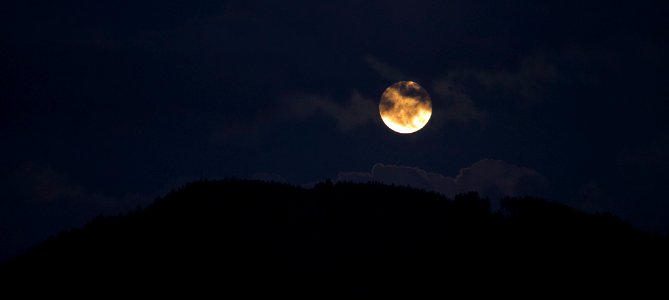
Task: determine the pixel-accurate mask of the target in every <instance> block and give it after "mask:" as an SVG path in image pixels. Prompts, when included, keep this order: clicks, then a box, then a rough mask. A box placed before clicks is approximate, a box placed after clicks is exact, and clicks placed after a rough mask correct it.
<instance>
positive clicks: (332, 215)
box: [2, 179, 669, 295]
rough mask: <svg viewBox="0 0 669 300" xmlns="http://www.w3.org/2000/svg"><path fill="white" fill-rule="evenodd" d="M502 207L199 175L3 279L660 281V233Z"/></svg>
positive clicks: (22, 261)
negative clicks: (210, 178)
mask: <svg viewBox="0 0 669 300" xmlns="http://www.w3.org/2000/svg"><path fill="white" fill-rule="evenodd" d="M500 206H501V208H500V210H499V211H491V206H490V201H489V200H488V199H482V198H481V197H480V196H479V195H478V194H477V193H474V192H471V193H465V194H461V195H458V196H456V197H455V198H454V199H453V200H450V199H447V198H445V197H443V196H441V195H438V194H435V193H431V192H426V191H422V190H418V189H413V188H408V187H397V186H387V185H383V184H378V183H369V184H354V183H341V182H340V183H332V182H331V181H327V182H324V183H321V184H317V185H316V186H315V187H314V188H313V189H303V188H299V187H295V186H290V185H285V184H278V183H266V182H258V181H248V180H232V179H230V180H222V181H198V182H193V183H190V184H188V185H186V186H184V187H183V188H180V189H178V190H174V191H172V192H170V193H169V194H167V195H165V196H164V197H162V198H159V199H156V201H155V202H154V203H153V204H151V205H149V206H148V207H146V208H138V209H136V210H134V211H131V212H128V213H126V214H124V215H119V216H115V217H105V216H100V217H97V218H95V219H93V220H91V221H90V222H89V223H88V224H87V225H86V226H85V227H83V228H81V229H77V230H72V231H68V232H63V233H61V234H59V235H58V236H56V237H53V238H50V239H48V240H46V241H44V242H42V243H40V244H38V245H36V246H35V247H33V248H31V249H30V250H29V251H27V252H26V253H24V254H22V255H19V256H17V257H15V258H13V259H12V260H10V261H9V262H8V263H7V264H5V265H4V266H2V274H3V275H5V278H7V279H6V280H8V281H6V282H8V283H9V282H20V283H25V282H32V283H40V282H50V283H54V282H55V283H58V284H61V285H65V286H66V285H68V284H70V285H72V284H73V282H74V281H76V280H84V281H86V280H89V281H90V280H91V279H92V278H96V282H97V283H98V284H99V283H101V282H122V283H124V284H123V285H121V286H116V288H118V289H124V288H127V287H129V286H133V285H130V283H137V282H143V281H145V280H147V278H150V279H151V280H156V281H158V282H162V283H165V284H167V285H168V286H172V287H186V286H187V287H193V286H198V287H200V288H202V289H203V290H206V291H211V292H217V293H219V294H221V293H222V294H227V293H233V292H234V293H238V292H243V293H247V294H249V293H250V294H256V295H273V294H275V293H278V292H286V291H292V292H299V293H307V294H309V293H318V294H311V295H336V294H338V295H367V294H378V293H388V294H391V295H397V294H396V293H399V292H401V291H405V292H407V291H408V292H411V293H412V294H414V295H415V293H416V292H417V291H421V292H426V293H427V292H430V293H432V292H436V293H440V294H448V293H451V292H453V291H457V290H460V291H462V290H468V289H469V287H478V288H474V290H469V291H470V292H475V291H479V289H482V290H486V289H488V288H490V289H492V288H494V289H509V288H514V287H517V286H519V285H522V286H526V285H529V284H538V286H542V285H546V286H548V287H549V288H552V289H567V288H569V287H573V286H574V285H571V283H570V282H572V283H573V282H581V281H589V282H591V283H592V285H591V287H594V286H597V285H596V284H594V283H595V282H608V283H613V282H628V283H629V282H630V281H631V280H638V279H640V278H645V277H644V276H645V275H648V274H653V273H652V272H661V273H658V274H660V275H655V277H653V278H654V279H660V278H665V277H666V271H665V270H666V267H667V266H669V264H667V255H666V253H669V252H667V250H669V247H667V246H668V243H667V239H666V238H665V237H662V236H658V235H654V234H649V233H645V232H641V231H638V230H636V229H634V228H633V227H632V226H630V225H629V224H627V223H625V222H622V221H621V220H620V219H618V218H616V217H614V216H612V215H609V214H588V213H584V212H581V211H578V210H576V209H573V208H570V207H567V206H564V205H561V204H558V203H554V202H547V201H544V200H542V199H538V198H532V197H515V198H505V199H503V200H501V203H500ZM662 272H664V273H662ZM64 273H67V274H74V275H72V277H64V276H63V274H64ZM119 274H120V275H119ZM662 274H664V275H662ZM662 276H664V277H662ZM648 277H649V278H650V277H652V276H648ZM565 278H566V279H565ZM645 282H646V283H647V284H648V285H649V286H655V287H661V286H662V285H661V284H659V283H658V284H657V285H654V284H653V281H652V280H648V281H645ZM135 286H136V285H135ZM162 288H163V289H165V288H166V287H164V286H163V287H162ZM168 290H169V289H168Z"/></svg>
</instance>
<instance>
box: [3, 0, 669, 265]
mask: <svg viewBox="0 0 669 300" xmlns="http://www.w3.org/2000/svg"><path fill="white" fill-rule="evenodd" d="M1 6H2V9H0V25H1V26H0V44H2V47H0V70H1V71H2V72H0V145H2V147H0V190H2V191H3V192H2V193H0V195H1V196H0V260H3V259H6V258H7V257H8V256H9V255H10V254H12V253H17V252H18V251H20V249H25V248H27V247H29V246H30V245H33V244H35V243H37V242H38V241H40V240H43V239H45V238H46V237H48V236H50V235H53V234H56V233H58V232H60V231H62V230H64V229H67V228H75V227H80V226H82V225H83V224H85V223H86V222H87V221H88V220H89V219H91V218H93V217H94V216H96V215H99V214H106V215H115V214H117V213H119V212H123V211H128V210H131V209H134V208H135V207H137V206H138V205H147V204H148V203H150V202H151V201H153V199H155V198H157V197H159V196H161V195H164V194H165V193H166V192H167V191H169V190H171V189H173V188H176V187H178V186H181V185H182V184H184V183H186V182H191V181H194V180H197V179H201V178H211V179H216V178H228V177H232V178H255V179H272V180H277V181H282V182H287V183H290V184H294V185H310V184H313V183H315V182H319V181H323V180H325V179H328V178H329V179H331V180H333V181H337V180H348V181H357V182H361V181H362V182H364V181H367V180H375V181H380V182H384V183H395V184H401V185H409V186H413V187H418V188H421V189H426V190H430V191H434V192H437V193H440V194H443V195H446V196H449V197H452V196H453V195H455V194H457V193H460V192H466V191H471V190H473V191H477V192H478V193H479V194H481V195H482V196H484V197H490V198H491V199H499V198H502V197H504V196H522V195H532V196H538V197H542V198H545V199H548V200H551V201H558V202H560V203H562V204H565V205H569V206H572V207H575V208H577V209H579V210H583V211H587V212H610V213H612V214H615V215H617V216H620V217H621V218H622V219H623V220H625V221H629V222H630V223H631V224H633V225H634V226H636V227H638V228H642V229H644V230H649V231H657V232H662V233H667V232H669V198H668V196H667V195H669V191H667V186H669V122H668V121H667V117H666V116H667V115H669V101H667V99H669V82H668V81H667V80H668V78H669V55H668V53H669V38H668V37H669V19H668V18H667V16H668V15H669V3H667V2H666V1H661V0H643V1H636V2H634V3H629V2H623V1H613V2H611V1H597V0H585V1H583V0H581V1H541V2H540V3H538V2H536V1H524V0H523V1H515V2H511V3H508V2H504V3H502V2H499V3H498V2H491V1H479V0H475V1H448V2H444V1H436V0H418V1H414V2H412V3H411V4H410V5H407V3H406V2H403V1H353V0H347V1H335V2H328V3H321V2H316V3H313V1H283V2H281V3H275V2H273V1H263V0H257V1H256V0H250V1H236V0H231V1H214V0H207V1H198V2H197V3H192V1H182V0H166V1H156V0H146V1H126V0H121V1H108V0H101V1H94V2H91V1H82V0H70V1H58V2H54V1H45V0H26V1H16V0H10V1H6V3H5V4H3V5H1ZM399 81H414V82H416V83H418V84H419V85H420V86H421V87H422V88H424V89H425V91H426V92H427V93H428V94H429V97H430V98H431V102H432V103H431V105H432V115H431V118H430V120H429V122H428V123H427V125H426V126H425V127H424V128H422V129H421V130H419V131H417V132H415V133H412V134H406V135H402V134H398V133H395V132H393V131H391V130H389V129H388V128H387V127H386V126H385V125H384V123H383V122H382V120H381V118H380V115H379V102H380V99H381V95H382V93H383V92H384V90H385V89H386V88H388V87H389V86H391V85H392V84H394V83H396V82H399Z"/></svg>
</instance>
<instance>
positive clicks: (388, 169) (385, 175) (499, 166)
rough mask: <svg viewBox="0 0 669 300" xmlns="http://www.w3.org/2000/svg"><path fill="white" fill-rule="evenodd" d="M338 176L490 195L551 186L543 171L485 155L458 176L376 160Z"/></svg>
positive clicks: (535, 191) (443, 191) (532, 192)
mask: <svg viewBox="0 0 669 300" xmlns="http://www.w3.org/2000/svg"><path fill="white" fill-rule="evenodd" d="M337 180H339V181H352V182H369V181H376V182H383V183H386V184H396V185H404V186H411V187H415V188H420V189H424V190H428V191H434V192H437V193H440V194H443V195H445V196H448V197H453V196H454V195H456V194H459V193H463V192H468V191H477V192H479V193H480V194H482V195H484V196H487V197H500V196H516V195H541V194H542V193H545V192H546V189H547V188H548V181H547V180H546V178H545V177H544V176H543V175H541V174H540V173H539V172H537V171H535V170H533V169H531V168H527V167H520V166H516V165H513V164H510V163H507V162H505V161H502V160H495V159H482V160H480V161H478V162H476V163H474V164H472V165H471V166H469V167H466V168H462V169H461V170H460V172H459V174H458V175H457V176H455V177H449V176H445V175H442V174H439V173H431V172H428V171H425V170H423V169H420V168H416V167H406V166H394V165H384V164H376V165H374V166H373V167H372V170H371V172H341V173H339V174H338V175H337Z"/></svg>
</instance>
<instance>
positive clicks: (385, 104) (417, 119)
mask: <svg viewBox="0 0 669 300" xmlns="http://www.w3.org/2000/svg"><path fill="white" fill-rule="evenodd" d="M379 113H380V114H381V119H382V120H383V123H385V124H386V126H388V128H390V129H392V130H393V131H396V132H399V133H413V132H416V131H418V130H420V129H421V128H423V127H425V124H427V122H428V121H429V120H430V116H432V100H430V95H428V93H427V91H425V89H423V88H422V87H421V86H420V85H418V83H415V82H413V81H400V82H397V83H395V84H393V85H391V86H390V87H388V88H387V89H386V90H385V91H384V92H383V95H381V103H379Z"/></svg>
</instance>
